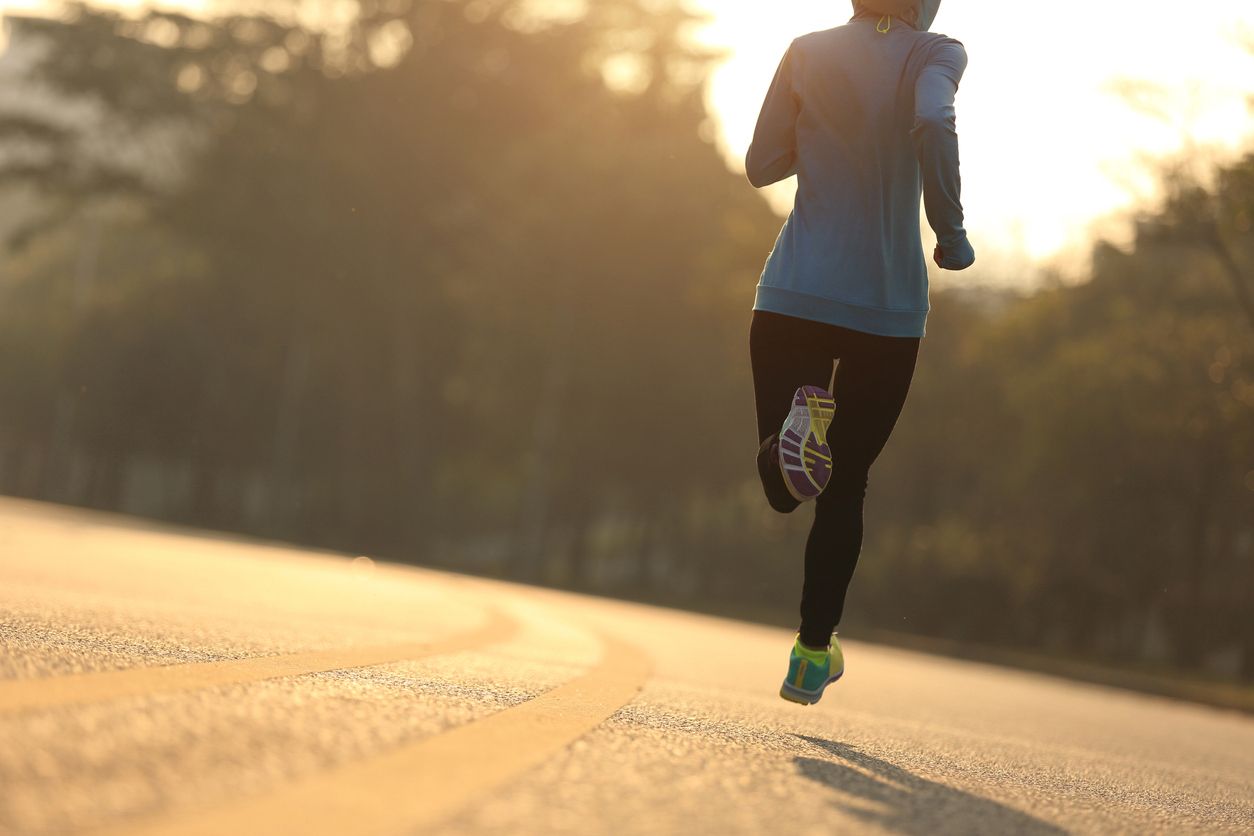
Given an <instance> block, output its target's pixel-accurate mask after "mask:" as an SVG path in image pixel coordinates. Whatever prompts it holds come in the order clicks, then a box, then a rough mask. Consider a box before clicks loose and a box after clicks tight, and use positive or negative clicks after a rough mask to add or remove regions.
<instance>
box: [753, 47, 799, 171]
mask: <svg viewBox="0 0 1254 836" xmlns="http://www.w3.org/2000/svg"><path fill="white" fill-rule="evenodd" d="M795 52H796V44H795V43H794V44H793V45H792V46H790V47H789V48H788V51H787V52H786V53H784V59H783V60H782V61H780V64H779V69H778V70H776V71H775V79H774V80H773V81H772V82H771V89H770V90H768V91H767V93H766V101H764V102H763V103H762V112H761V113H760V114H759V115H758V126H757V128H756V129H755V130H754V132H753V143H752V144H751V145H750V146H749V153H747V154H746V155H745V173H746V174H747V175H748V176H749V182H750V183H752V184H753V185H754V186H756V187H757V188H759V189H760V188H762V187H763V186H769V185H770V184H772V183H778V182H779V181H780V180H783V179H785V178H787V177H791V176H792V175H794V174H796V173H797V115H798V113H800V111H801V106H800V103H799V102H798V100H797V94H796V92H795V90H794V88H793V79H792V74H793V63H794V60H795V57H794V54H795Z"/></svg>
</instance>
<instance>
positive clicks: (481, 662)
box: [0, 500, 1254, 836]
mask: <svg viewBox="0 0 1254 836" xmlns="http://www.w3.org/2000/svg"><path fill="white" fill-rule="evenodd" d="M791 641H792V636H791V634H790V632H789V631H787V630H784V629H769V628H766V627H759V626H753V625H749V624H743V623H738V622H734V621H727V620H721V619H715V618H708V617H703V616H696V615H690V614H685V613H680V612H673V611H668V610H663V609H657V608H652V607H646V606H639V605H631V604H625V603H619V602H613V601H608V600H601V599H598V598H592V597H587V596H579V595H569V594H562V593H556V592H552V591H545V590H538V589H532V588H527V587H522V586H515V585H510V584H504V583H496V582H489V581H483V580H477V579H472V578H466V577H459V576H455V575H449V574H444V573H438V572H432V571H424V570H418V569H411V568H402V567H393V566H385V565H375V564H372V563H370V562H369V561H367V560H364V559H358V560H353V559H351V558H348V557H343V556H335V555H328V554H318V553H312V552H307V551H301V550H297V549H292V548H282V547H277V546H272V545H265V544H257V543H251V542H248V541H245V540H242V539H233V538H227V537H220V536H214V535H206V534H204V533H196V532H184V531H179V530H176V529H173V528H168V529H167V528H161V527H158V526H153V525H148V524H145V523H140V522H132V521H128V520H126V519H124V518H120V517H111V516H107V515H100V514H90V513H84V512H76V511H69V510H65V509H59V508H54V507H51V506H45V505H38V504H34V503H26V502H18V501H14V500H0V832H4V833H19V834H45V833H93V834H94V833H108V834H123V833H133V834H182V833H205V834H238V833H257V834H287V833H290V834H301V835H302V836H306V835H307V834H355V833H369V834H404V833H436V834H480V833H502V834H504V833H508V834H601V833H604V834H670V833H674V834H704V833H710V834H727V833H751V834H758V833H762V834H766V833H771V834H775V833H797V834H801V833H804V834H823V833H884V834H935V833H955V834H974V833H996V834H1055V833H1065V832H1077V833H1116V832H1125V833H1137V834H1142V833H1177V832H1179V833H1185V832H1206V833H1217V832H1232V833H1237V832H1245V833H1250V832H1251V831H1252V830H1254V720H1251V719H1250V718H1248V717H1245V716H1242V715H1238V714H1233V713H1225V712H1221V711H1216V710H1211V709H1206V708H1200V707H1196V706H1192V705H1187V704H1183V703H1176V702H1170V701H1167V700H1163V699H1159V698H1150V697H1142V696H1137V695H1133V694H1129V693H1123V692H1119V691H1115V690H1110V689H1105V688H1100V687H1095V686H1087V685H1078V684H1074V683H1071V682H1067V681H1063V680H1059V679H1052V678H1049V677H1045V676H1040V675H1034V674H1028V673H1020V672H1014V671H1008V670H1003V669H999V668H995V667H990V666H984V665H978V664H972V663H967V662H956V661H952V660H948V659H941V658H936V657H931V656H926V655H921V654H917V653H910V652H904V651H898V650H892V649H886V648H883V647H877V646H871V645H866V644H860V643H858V642H857V641H856V640H851V641H849V642H848V644H847V649H846V652H847V656H848V673H847V675H846V677H845V679H844V681H842V682H840V683H838V684H837V685H836V686H834V687H833V688H832V689H831V690H830V691H829V692H828V695H827V696H826V698H825V699H824V700H823V702H822V703H820V704H819V705H818V706H815V707H810V708H804V707H801V706H795V705H792V704H790V703H785V702H783V701H782V700H780V699H779V698H778V697H777V696H776V691H777V689H778V685H779V680H780V677H781V676H782V673H783V670H784V665H785V660H786V654H787V650H788V647H789V644H790V642H791Z"/></svg>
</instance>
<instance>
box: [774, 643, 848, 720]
mask: <svg viewBox="0 0 1254 836" xmlns="http://www.w3.org/2000/svg"><path fill="white" fill-rule="evenodd" d="M844 673H845V654H843V653H841V651H840V641H839V640H838V639H837V638H836V634H835V633H833V634H832V643H831V646H830V647H828V649H827V650H811V649H810V648H808V647H805V646H803V645H802V644H801V636H797V640H796V641H794V642H793V645H792V653H791V654H790V655H789V657H788V677H787V678H786V679H785V680H784V684H783V685H781V686H780V689H779V695H780V696H781V697H783V698H784V699H786V700H788V701H789V702H795V703H800V704H801V705H814V704H815V703H816V702H818V701H819V700H821V699H822V698H823V690H824V689H825V688H827V686H828V685H831V684H832V683H833V682H835V681H836V680H838V679H840V677H841V676H842V675H843V674H844Z"/></svg>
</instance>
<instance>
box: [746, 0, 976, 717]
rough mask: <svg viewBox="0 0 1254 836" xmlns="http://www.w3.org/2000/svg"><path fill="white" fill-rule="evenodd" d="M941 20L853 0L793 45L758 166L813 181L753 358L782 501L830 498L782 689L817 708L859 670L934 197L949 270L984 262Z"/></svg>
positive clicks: (924, 12)
mask: <svg viewBox="0 0 1254 836" xmlns="http://www.w3.org/2000/svg"><path fill="white" fill-rule="evenodd" d="M939 6H940V0H854V3H853V7H854V15H853V18H852V19H851V20H850V21H849V23H847V24H846V25H844V26H839V27H837V28H835V29H828V30H826V31H823V32H814V33H812V34H809V35H805V36H803V37H800V38H797V39H796V40H795V41H793V42H792V45H791V46H790V47H789V49H788V52H787V53H786V54H785V55H784V59H783V61H782V62H781V63H780V65H779V70H778V71H777V72H776V74H775V79H774V81H773V82H772V83H771V88H770V91H769V92H768V93H767V95H766V102H765V103H764V104H763V106H762V113H761V116H759V118H758V125H757V130H756V131H755V133H754V137H753V145H752V146H751V147H750V148H749V153H748V156H747V157H746V160H745V168H746V169H747V171H748V175H749V181H750V182H751V183H753V185H754V186H756V187H758V188H761V187H763V186H767V185H769V184H771V183H775V182H778V181H780V180H783V179H784V178H786V177H789V176H791V175H793V174H796V175H797V198H796V203H795V205H794V207H793V211H792V214H791V215H790V216H789V218H788V220H787V221H786V222H785V223H784V228H783V230H782V231H781V232H780V234H779V238H778V240H777V241H776V242H775V248H774V250H773V251H772V252H771V255H770V258H769V259H768V260H767V262H766V269H765V270H764V271H763V273H762V278H761V281H760V282H759V284H758V291H757V301H756V302H755V303H754V308H753V311H754V312H753V324H752V327H751V328H750V335H749V348H750V355H751V358H752V363H753V387H754V398H755V400H756V403H757V419H758V439H759V441H760V442H761V445H760V447H759V450H758V473H759V475H760V476H761V478H762V487H763V489H764V490H765V492H766V497H767V500H768V501H769V502H770V504H771V507H772V508H774V509H775V510H776V511H779V512H781V513H785V514H787V513H790V512H792V511H794V510H795V509H796V508H797V507H798V506H799V505H800V504H801V503H802V502H806V501H808V500H815V512H814V523H813V526H812V527H811V529H810V536H809V539H808V541H807V543H806V553H805V584H804V587H803V589H802V594H801V628H800V632H799V633H798V635H797V639H796V641H795V642H794V643H793V648H792V654H791V657H790V659H789V664H788V676H787V677H786V678H785V680H784V684H783V687H782V688H781V690H780V696H782V697H783V698H784V699H787V700H791V701H793V702H798V703H803V704H806V705H809V704H813V703H816V702H818V701H819V699H820V698H821V697H822V696H823V690H824V689H825V688H826V687H827V686H828V685H829V684H831V683H832V682H835V681H836V680H837V679H839V678H840V676H841V674H842V673H844V668H845V665H844V656H843V654H842V653H841V650H840V644H839V642H838V641H837V639H836V636H835V635H834V631H835V629H836V625H837V624H839V623H840V617H841V613H842V611H843V609H844V605H845V592H846V590H847V588H848V586H849V581H850V579H851V578H852V577H853V571H854V567H855V566H856V565H857V562H858V554H859V552H860V551H861V549H862V504H863V498H864V497H865V495H866V487H867V479H868V474H869V472H870V469H871V465H872V464H873V463H874V462H875V459H876V457H877V456H879V454H880V451H881V450H882V449H884V444H885V443H886V442H887V441H888V437H889V435H890V434H891V433H892V430H893V426H894V425H895V424H896V422H897V416H898V415H900V414H901V408H902V406H903V405H904V404H905V401H906V393H907V392H908V391H909V389H910V381H911V378H912V377H913V375H914V365H915V359H916V357H917V356H918V352H919V342H920V339H921V338H922V337H923V333H924V325H925V322H926V319H927V313H928V280H927V265H926V262H925V260H924V255H923V243H922V237H921V233H920V228H919V226H920V225H919V198H920V194H921V195H922V197H923V203H924V208H925V209H926V213H927V219H928V223H929V224H930V225H931V227H932V230H933V231H934V232H935V233H936V240H937V245H936V249H935V251H934V253H933V258H934V259H935V261H936V263H937V264H938V265H939V266H940V267H942V268H944V269H946V270H963V269H965V268H967V267H969V266H971V264H972V262H974V261H975V252H974V250H972V248H971V244H970V242H969V241H968V240H967V233H966V230H964V229H963V226H962V224H963V216H962V204H961V202H960V194H959V192H960V182H959V177H958V135H957V133H956V131H955V120H954V96H955V95H956V93H957V91H958V82H959V80H960V79H961V78H962V74H963V71H964V70H965V69H966V66H967V55H966V50H965V49H963V46H962V44H961V43H959V42H958V41H955V40H953V39H952V38H947V37H945V36H944V35H934V34H930V33H928V31H927V30H928V27H930V26H931V24H932V21H933V20H934V19H935V17H936V11H937V9H938V7H939ZM829 381H830V382H829ZM824 387H826V388H824Z"/></svg>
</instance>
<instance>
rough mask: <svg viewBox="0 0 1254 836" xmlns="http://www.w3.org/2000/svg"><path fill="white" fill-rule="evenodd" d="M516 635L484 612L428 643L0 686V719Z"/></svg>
mask: <svg viewBox="0 0 1254 836" xmlns="http://www.w3.org/2000/svg"><path fill="white" fill-rule="evenodd" d="M517 630H518V622H517V621H515V620H514V619H513V618H511V617H509V616H507V615H504V614H502V613H501V612H499V611H497V610H490V611H489V614H488V619H487V621H486V622H485V623H484V624H483V625H482V626H480V627H477V628H475V629H473V630H469V631H467V632H464V633H458V634H456V635H453V636H449V637H448V638H445V639H435V640H433V641H428V642H412V643H406V644H394V645H377V646H373V647H358V648H351V647H349V648H340V649H337V650H314V651H310V652H308V653H289V654H284V655H281V656H255V657H252V658H249V659H230V660H226V661H222V662H193V663H189V664H183V665H162V666H154V667H146V668H129V669H127V670H120V671H104V672H101V673H84V674H75V675H72V676H54V677H45V678H43V679H19V680H14V681H10V682H0V715H4V714H16V713H18V712H22V711H36V710H40V709H46V708H58V707H62V706H67V705H80V704H83V703H93V702H103V701H105V700H114V699H119V698H122V697H134V696H143V695H146V694H156V693H166V692H170V691H191V690H195V689H197V688H213V687H216V686H219V685H235V684H238V683H241V682H257V681H260V680H263V679H277V678H279V677H283V676H301V675H303V674H308V673H321V672H323V671H334V670H346V669H351V668H368V667H371V666H373V665H384V664H388V663H390V662H401V661H408V660H410V659H421V658H423V657H425V656H433V655H436V654H439V653H455V652H457V651H459V650H472V649H474V648H478V647H481V646H483V645H486V644H494V643H496V642H499V641H504V640H506V639H508V638H509V637H510V636H511V635H513V634H514V633H516V632H517Z"/></svg>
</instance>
